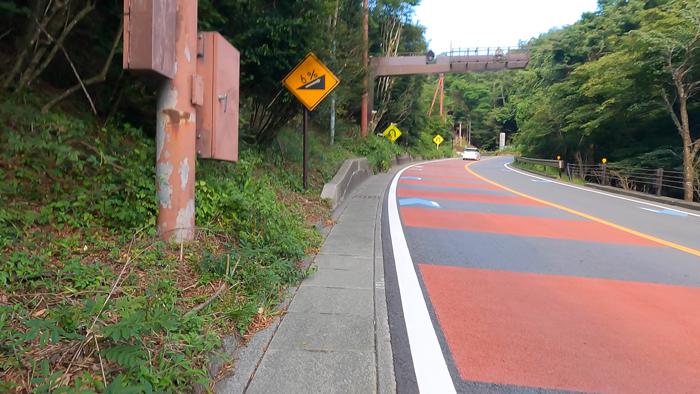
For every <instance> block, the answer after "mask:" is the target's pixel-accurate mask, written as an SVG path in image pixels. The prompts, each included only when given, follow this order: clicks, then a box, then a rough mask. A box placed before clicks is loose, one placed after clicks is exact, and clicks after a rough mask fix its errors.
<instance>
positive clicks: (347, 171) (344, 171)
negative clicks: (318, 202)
mask: <svg viewBox="0 0 700 394" xmlns="http://www.w3.org/2000/svg"><path fill="white" fill-rule="evenodd" d="M370 176H372V170H371V169H370V168H369V162H368V161H367V159H366V158H364V157H360V158H357V159H348V160H345V162H344V163H343V165H342V166H341V167H340V169H339V170H338V172H337V173H336V174H335V176H334V177H333V179H331V181H330V182H328V183H326V184H325V185H323V190H322V191H321V198H323V199H327V200H329V201H330V204H331V209H335V208H337V207H338V205H340V203H342V202H343V200H344V199H345V197H346V196H348V195H349V194H350V192H351V191H352V190H353V189H354V188H355V187H357V186H358V185H359V184H360V183H362V182H363V181H365V180H366V179H367V178H369V177H370Z"/></svg>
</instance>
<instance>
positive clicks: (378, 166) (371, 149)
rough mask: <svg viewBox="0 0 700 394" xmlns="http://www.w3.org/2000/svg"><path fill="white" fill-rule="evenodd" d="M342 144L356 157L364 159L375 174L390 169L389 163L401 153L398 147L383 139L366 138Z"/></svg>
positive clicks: (346, 141) (376, 137)
mask: <svg viewBox="0 0 700 394" xmlns="http://www.w3.org/2000/svg"><path fill="white" fill-rule="evenodd" d="M343 142H344V143H345V144H346V147H347V148H348V149H350V150H351V151H352V152H353V153H355V154H356V155H358V156H363V157H366V158H367V160H368V161H369V164H370V166H371V167H372V169H373V170H374V171H375V172H383V171H387V170H388V169H389V168H391V161H392V160H393V159H394V158H395V157H396V155H398V154H399V153H401V149H400V148H399V147H398V145H396V144H395V143H393V142H391V141H389V140H387V139H386V138H384V137H378V136H368V137H367V138H362V139H359V140H345V141H343Z"/></svg>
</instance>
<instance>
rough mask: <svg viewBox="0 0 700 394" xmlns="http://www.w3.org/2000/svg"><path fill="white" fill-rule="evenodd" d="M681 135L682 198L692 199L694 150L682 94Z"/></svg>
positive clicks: (680, 107) (693, 188) (680, 99)
mask: <svg viewBox="0 0 700 394" xmlns="http://www.w3.org/2000/svg"><path fill="white" fill-rule="evenodd" d="M678 101H679V110H680V126H681V130H680V132H681V137H682V138H683V199H684V200H686V201H693V197H694V194H695V186H694V183H695V152H694V149H693V140H692V137H691V136H690V123H689V118H688V102H687V99H686V98H685V97H684V96H681V97H680V98H679V100H678Z"/></svg>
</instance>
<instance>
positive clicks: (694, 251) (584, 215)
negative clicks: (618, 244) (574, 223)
mask: <svg viewBox="0 0 700 394" xmlns="http://www.w3.org/2000/svg"><path fill="white" fill-rule="evenodd" d="M474 163H475V162H472V163H469V164H466V165H465V166H464V169H465V170H467V172H469V173H470V174H471V175H473V176H475V177H477V178H479V179H481V180H482V181H484V182H487V183H490V184H492V185H494V186H496V187H499V188H501V189H503V190H506V191H509V192H511V193H513V194H516V195H518V196H520V197H524V198H527V199H529V200H532V201H536V202H538V203H540V204H544V205H548V206H550V207H553V208H556V209H560V210H562V211H564V212H568V213H571V214H574V215H576V216H580V217H582V218H586V219H588V220H590V221H593V222H597V223H600V224H603V225H606V226H609V227H612V228H615V229H617V230H620V231H624V232H626V233H628V234H632V235H636V236H637V237H641V238H644V239H647V240H649V241H652V242H656V243H658V244H660V245H664V246H668V247H669V248H673V249H676V250H680V251H681V252H685V253H688V254H692V255H694V256H697V257H700V250H697V249H693V248H689V247H687V246H683V245H679V244H677V243H674V242H671V241H666V240H665V239H661V238H657V237H655V236H653V235H649V234H644V233H640V232H639V231H636V230H632V229H631V228H628V227H625V226H620V225H619V224H615V223H611V222H608V221H607V220H605V219H601V218H599V217H596V216H593V215H589V214H587V213H583V212H579V211H577V210H575V209H571V208H567V207H565V206H562V205H559V204H555V203H553V202H549V201H545V200H542V199H539V198H537V197H533V196H531V195H529V194H525V193H521V192H519V191H517V190H513V189H511V188H509V187H507V186H503V185H501V184H500V183H498V182H495V181H492V180H490V179H487V178H485V177H483V176H481V175H479V174H477V173H476V172H474V171H473V170H472V169H471V168H469V166H471V165H472V164H474Z"/></svg>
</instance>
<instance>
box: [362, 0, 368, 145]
mask: <svg viewBox="0 0 700 394" xmlns="http://www.w3.org/2000/svg"><path fill="white" fill-rule="evenodd" d="M362 12H363V17H362V40H363V41H362V43H363V45H364V48H363V50H362V66H363V67H365V78H364V88H365V90H364V93H362V111H361V114H360V116H361V119H360V135H361V136H362V137H367V134H368V128H367V126H368V121H369V93H368V91H369V84H370V80H369V69H368V67H369V0H364V2H363V4H362Z"/></svg>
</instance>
